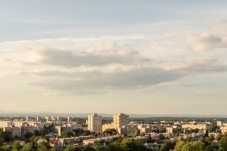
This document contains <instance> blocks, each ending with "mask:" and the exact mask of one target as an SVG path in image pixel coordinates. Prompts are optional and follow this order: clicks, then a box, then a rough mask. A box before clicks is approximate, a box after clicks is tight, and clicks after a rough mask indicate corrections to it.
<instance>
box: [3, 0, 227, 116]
mask: <svg viewBox="0 0 227 151" xmlns="http://www.w3.org/2000/svg"><path fill="white" fill-rule="evenodd" d="M0 2H1V5H0V31H1V34H0V81H1V83H0V89H1V90H0V104H1V105H0V111H1V112H39V113H41V112H54V113H56V112H57V113H93V112H99V113H118V112H124V113H130V114H131V113H135V114H164V115H165V114H176V115H180V114H184V115H191V114H192V115H227V111H226V106H227V91H226V90H227V80H226V77H227V72H226V71H227V30H226V29H227V11H226V10H227V1H225V0H220V1H213V0H207V1H196V0H191V1H180V0H172V1H166V0H163V1H150V0H140V1H138V0H135V1H130V0H124V1H121V0H116V1H105V0H100V1H88V0H77V1H65V0H58V1H55V0H48V1H44V0H39V1H35V0H20V1H13V0H7V1H1V0H0Z"/></svg>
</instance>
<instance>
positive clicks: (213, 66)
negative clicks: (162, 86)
mask: <svg viewBox="0 0 227 151" xmlns="http://www.w3.org/2000/svg"><path fill="white" fill-rule="evenodd" d="M163 66H164V69H166V70H170V71H177V72H181V73H185V74H192V73H193V74H203V73H219V72H226V71H227V65H226V64H224V63H221V62H220V61H219V60H218V59H204V58H199V59H198V58H197V59H188V60H178V61H172V62H171V61H170V62H166V63H165V64H164V65H163Z"/></svg>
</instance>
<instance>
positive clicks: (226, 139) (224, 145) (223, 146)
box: [219, 134, 227, 151]
mask: <svg viewBox="0 0 227 151" xmlns="http://www.w3.org/2000/svg"><path fill="white" fill-rule="evenodd" d="M219 151H227V135H226V134H225V135H224V136H222V138H221V141H220V145H219Z"/></svg>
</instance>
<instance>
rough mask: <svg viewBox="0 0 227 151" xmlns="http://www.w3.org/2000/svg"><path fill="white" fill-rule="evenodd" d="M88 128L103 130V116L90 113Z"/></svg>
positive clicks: (97, 131)
mask: <svg viewBox="0 0 227 151" xmlns="http://www.w3.org/2000/svg"><path fill="white" fill-rule="evenodd" d="M87 124H88V130H89V131H92V132H96V133H101V132H102V116H99V115H98V114H92V115H88V120H87Z"/></svg>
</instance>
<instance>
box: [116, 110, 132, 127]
mask: <svg viewBox="0 0 227 151" xmlns="http://www.w3.org/2000/svg"><path fill="white" fill-rule="evenodd" d="M128 123H129V116H128V115H126V114H124V113H118V114H115V115H114V116H113V124H114V128H120V127H121V126H124V125H127V124H128Z"/></svg>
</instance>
